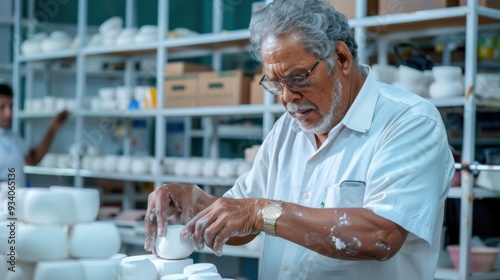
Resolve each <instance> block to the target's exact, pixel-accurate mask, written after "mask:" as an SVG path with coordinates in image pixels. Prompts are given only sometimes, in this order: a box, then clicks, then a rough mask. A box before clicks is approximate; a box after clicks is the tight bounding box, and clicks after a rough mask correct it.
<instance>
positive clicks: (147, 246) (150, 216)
mask: <svg viewBox="0 0 500 280" xmlns="http://www.w3.org/2000/svg"><path fill="white" fill-rule="evenodd" d="M154 195H155V194H154V193H151V194H150V195H149V197H148V206H147V210H146V216H145V217H144V227H145V229H146V242H145V243H144V250H146V251H151V246H152V244H154V240H155V238H156V222H155V221H156V220H155V218H154V217H155V215H154V211H153V209H154V207H155V203H154V198H153V197H154ZM153 246H154V245H153Z"/></svg>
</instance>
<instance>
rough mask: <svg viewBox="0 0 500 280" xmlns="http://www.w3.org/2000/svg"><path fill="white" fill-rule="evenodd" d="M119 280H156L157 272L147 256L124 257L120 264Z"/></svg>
mask: <svg viewBox="0 0 500 280" xmlns="http://www.w3.org/2000/svg"><path fill="white" fill-rule="evenodd" d="M120 276H121V280H137V279H141V280H156V279H158V272H157V271H156V267H155V265H154V264H153V263H152V262H151V261H150V260H149V257H148V256H134V257H126V258H124V259H123V260H122V262H121V263H120Z"/></svg>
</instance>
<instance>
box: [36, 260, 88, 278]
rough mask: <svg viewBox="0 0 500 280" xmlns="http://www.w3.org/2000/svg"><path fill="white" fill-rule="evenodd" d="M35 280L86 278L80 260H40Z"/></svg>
mask: <svg viewBox="0 0 500 280" xmlns="http://www.w3.org/2000/svg"><path fill="white" fill-rule="evenodd" d="M34 274H35V277H34V280H68V279H71V280H86V279H85V273H84V269H83V266H82V264H81V263H80V262H79V261H78V260H64V261H55V262H39V263H37V265H36V268H35V273H34Z"/></svg>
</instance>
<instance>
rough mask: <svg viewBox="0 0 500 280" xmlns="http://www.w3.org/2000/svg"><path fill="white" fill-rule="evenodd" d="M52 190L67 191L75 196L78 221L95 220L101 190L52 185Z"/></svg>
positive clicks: (87, 221) (56, 191)
mask: <svg viewBox="0 0 500 280" xmlns="http://www.w3.org/2000/svg"><path fill="white" fill-rule="evenodd" d="M49 189H50V191H52V192H55V193H67V194H70V195H71V196H72V197H73V200H74V205H75V213H76V222H77V223H90V222H93V221H95V219H96V218H97V214H98V213H99V206H100V200H99V191H98V190H96V189H89V188H75V187H63V186H51V187H50V188H49Z"/></svg>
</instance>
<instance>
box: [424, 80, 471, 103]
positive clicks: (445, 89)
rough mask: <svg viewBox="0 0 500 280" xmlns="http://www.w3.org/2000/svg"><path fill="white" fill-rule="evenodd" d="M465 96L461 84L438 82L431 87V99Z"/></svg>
mask: <svg viewBox="0 0 500 280" xmlns="http://www.w3.org/2000/svg"><path fill="white" fill-rule="evenodd" d="M463 95H464V89H463V86H462V84H461V83H460V82H458V81H452V82H440V81H436V82H433V83H432V84H431V86H430V87H429V96H430V97H431V98H436V99H438V98H449V97H458V96H463Z"/></svg>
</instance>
